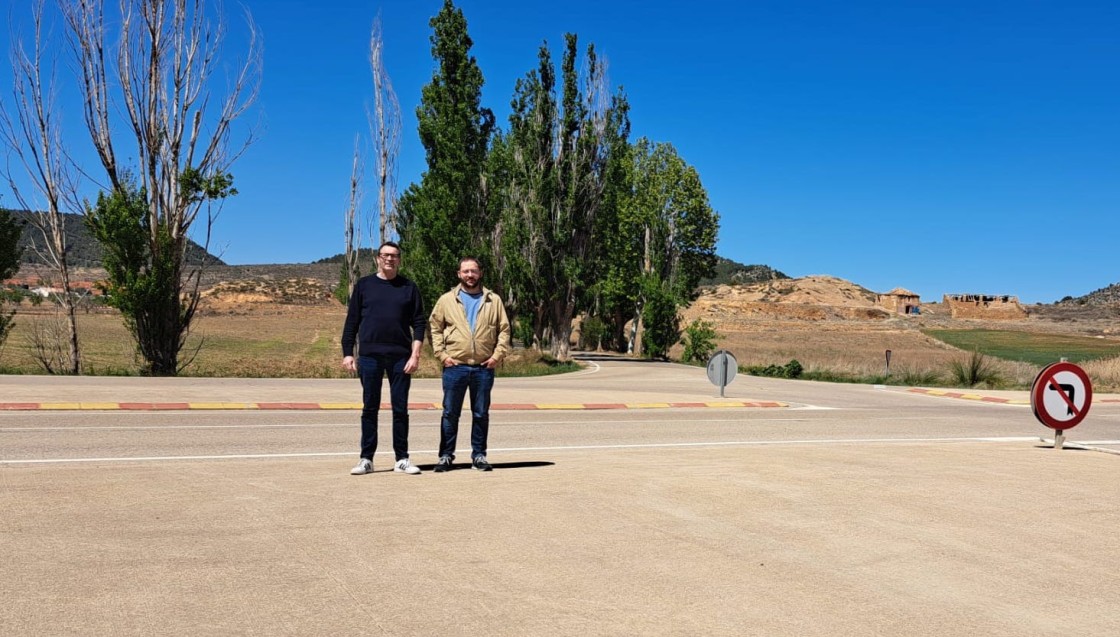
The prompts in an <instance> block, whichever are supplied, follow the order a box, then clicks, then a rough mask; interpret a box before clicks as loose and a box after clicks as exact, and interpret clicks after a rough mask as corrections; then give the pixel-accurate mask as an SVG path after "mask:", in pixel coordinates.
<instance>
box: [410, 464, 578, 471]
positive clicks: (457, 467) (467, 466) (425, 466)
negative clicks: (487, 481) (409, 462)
mask: <svg viewBox="0 0 1120 637" xmlns="http://www.w3.org/2000/svg"><path fill="white" fill-rule="evenodd" d="M554 464H556V463H555V462H491V463H490V466H491V467H493V468H494V470H495V471H497V470H498V469H532V468H535V467H551V466H553V465H554ZM416 466H417V467H420V470H421V471H431V470H432V469H435V468H436V466H435V465H434V464H418V465H416ZM451 469H452V471H460V470H468V469H473V467H471V463H469V462H453V463H451Z"/></svg>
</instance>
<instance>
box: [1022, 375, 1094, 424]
mask: <svg viewBox="0 0 1120 637" xmlns="http://www.w3.org/2000/svg"><path fill="white" fill-rule="evenodd" d="M1092 404H1093V385H1092V383H1091V382H1090V381H1089V375H1088V374H1086V373H1085V371H1084V370H1083V369H1081V368H1080V367H1078V366H1077V365H1074V364H1073V363H1054V364H1052V365H1048V366H1047V367H1045V368H1043V370H1042V371H1041V372H1039V373H1038V376H1037V377H1036V378H1035V379H1034V385H1032V386H1031V409H1032V410H1033V411H1034V415H1035V417H1036V418H1038V420H1039V421H1040V422H1042V424H1044V425H1046V426H1047V427H1050V428H1051V429H1056V430H1058V431H1064V430H1066V429H1072V428H1074V427H1076V426H1077V425H1078V423H1080V422H1081V421H1082V420H1084V419H1085V414H1087V413H1089V406H1090V405H1092Z"/></svg>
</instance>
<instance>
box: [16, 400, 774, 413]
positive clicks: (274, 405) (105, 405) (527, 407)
mask: <svg viewBox="0 0 1120 637" xmlns="http://www.w3.org/2000/svg"><path fill="white" fill-rule="evenodd" d="M381 407H382V408H384V409H388V408H389V403H382V405H381ZM708 407H712V408H735V407H739V408H772V407H789V405H788V404H787V403H781V402H775V401H743V400H732V401H718V402H664V403H496V404H492V405H490V409H491V410H492V411H493V410H501V411H538V410H539V411H544V410H577V409H578V410H597V409H698V408H708ZM361 408H362V404H361V403H307V402H267V403H237V402H197V403H191V402H166V403H156V402H128V403H109V402H86V403H83V402H57V403H30V402H22V403H4V402H0V411H118V410H119V411H237V410H258V411H283V410H288V411H317V410H331V409H333V410H359V409H361ZM408 408H409V409H411V410H416V411H429V410H442V409H443V405H441V404H440V403H409V404H408Z"/></svg>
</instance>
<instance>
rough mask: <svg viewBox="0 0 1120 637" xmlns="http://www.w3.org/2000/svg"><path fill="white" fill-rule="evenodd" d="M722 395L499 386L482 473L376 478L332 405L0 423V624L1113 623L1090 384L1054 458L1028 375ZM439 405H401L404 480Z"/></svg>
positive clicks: (658, 368)
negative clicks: (928, 387) (406, 424)
mask: <svg viewBox="0 0 1120 637" xmlns="http://www.w3.org/2000/svg"><path fill="white" fill-rule="evenodd" d="M33 380H34V381H41V382H31V381H29V380H28V379H27V378H23V377H0V402H11V403H15V402H25V403H39V402H53V403H66V402H102V403H109V402H116V403H123V402H132V401H146V400H151V401H173V402H174V401H181V402H187V403H191V402H207V401H244V402H254V403H268V402H278V401H290V402H335V401H337V402H343V401H353V400H355V397H354V396H353V395H351V394H352V393H353V392H356V391H357V389H356V384H355V383H354V382H353V381H285V382H278V381H255V382H243V381H240V380H222V381H205V380H197V379H195V380H191V379H185V380H184V379H83V378H76V379H56V378H50V379H33ZM335 383H337V385H336V384H335ZM435 383H436V381H424V380H418V381H417V382H416V384H415V385H414V389H413V396H412V398H413V400H414V401H420V402H438V400H439V394H438V386H437V385H436V384H435ZM156 392H158V394H157V393H156ZM727 393H728V396H727V399H728V400H737V401H740V404H741V405H749V404H763V403H771V402H779V403H781V404H784V405H786V406H784V407H777V408H763V407H750V406H739V407H732V408H727V407H692V408H651V407H646V406H644V405H649V404H655V403H661V402H671V403H686V402H692V403H708V402H712V403H718V402H719V399H718V391H717V390H715V388H713V387H712V386H711V385H710V384H707V380H706V378H705V377H704V372H703V370H700V369H696V368H688V367H683V366H677V365H668V364H650V363H633V362H631V363H627V362H619V361H601V362H600V368H599V369H598V371H591V372H588V373H585V374H582V375H578V376H570V377H564V378H551V379H499V381H498V385H497V387H496V389H495V397H494V400H495V402H499V403H507V404H511V405H512V404H525V405H526V407H532V409H528V408H527V409H523V410H513V409H508V410H500V411H495V412H494V414H493V423H492V425H491V436H490V460H491V461H492V462H493V463H494V465H495V470H494V471H493V472H491V473H480V472H476V471H473V470H471V469H468V468H466V464H465V463H466V460H467V458H468V456H469V451H468V450H467V449H465V448H464V446H463V444H461V445H460V458H459V461H460V463H462V466H463V468H462V469H461V470H457V471H453V472H450V473H447V474H435V473H432V472H430V471H427V470H426V471H425V472H424V473H423V474H421V475H419V476H406V475H403V474H397V473H393V472H392V471H391V462H392V458H391V452H390V453H389V454H386V453H385V452H386V451H389V450H388V444H387V441H388V440H389V439H390V438H389V431H388V427H387V426H383V428H382V441H383V444H382V448H381V450H380V451H379V453H378V455H377V456H376V458H375V461H374V462H375V468H376V469H377V471H375V473H373V474H372V475H367V476H359V477H355V476H350V475H349V473H348V470H349V468H350V466H351V465H352V464H353V463H354V461H355V459H356V451H355V450H356V443H357V435H358V431H357V413H356V412H354V411H348V410H323V409H319V410H308V411H269V410H240V411H235V410H204V411H121V410H81V409H64V410H28V411H0V564H2V565H3V571H2V572H3V577H2V578H0V599H3V600H4V603H3V604H2V605H0V634H4V635H9V634H10V635H153V634H158V635H335V634H348V635H382V634H384V635H431V634H448V635H477V634H490V635H619V634H638V635H686V634H688V635H692V634H717V635H892V636H893V635H970V636H971V635H1008V636H1011V635H1014V636H1021V635H1055V636H1057V635H1062V636H1065V635H1079V636H1080V635H1102V636H1103V635H1117V634H1120V601H1118V600H1120V585H1118V584H1117V581H1118V577H1117V576H1118V573H1120V549H1118V548H1117V547H1116V541H1115V535H1116V529H1117V528H1120V510H1118V507H1117V504H1116V503H1117V502H1118V501H1120V456H1118V455H1116V454H1115V453H1112V452H1114V451H1115V450H1116V449H1117V447H1118V446H1120V445H1117V441H1118V440H1120V402H1118V401H1117V397H1116V396H1101V395H1098V396H1097V397H1096V402H1095V403H1094V406H1093V407H1092V411H1091V413H1090V414H1089V415H1088V417H1087V418H1086V420H1085V422H1084V423H1082V424H1081V425H1079V426H1078V427H1077V428H1076V429H1073V430H1071V431H1069V432H1068V435H1069V439H1070V440H1071V441H1074V442H1090V443H1092V444H1089V445H1086V449H1069V448H1067V449H1064V450H1060V451H1059V450H1055V449H1052V448H1049V447H1048V446H1047V445H1046V444H1044V443H1041V442H1039V437H1040V436H1047V437H1049V435H1050V432H1049V430H1047V429H1044V428H1043V427H1042V426H1041V425H1039V424H1038V422H1037V421H1036V420H1035V419H1034V417H1033V416H1032V415H1031V412H1030V408H1029V407H1027V406H1025V405H1024V404H1022V402H1023V399H1024V398H1025V397H1026V392H1006V393H1001V392H982V394H983V396H979V395H976V396H970V397H968V398H963V399H953V398H946V397H939V396H934V395H930V394H928V393H919V392H913V391H907V390H906V389H905V388H893V389H875V388H871V387H867V386H856V385H833V384H827V383H811V382H797V381H778V380H770V379H758V378H743V377H739V378H738V379H736V381H735V382H734V383H733V384H732V385H731V386H730V387H728V391H727ZM280 396H283V397H284V398H280ZM981 398H990V399H996V400H993V401H985V400H981ZM87 399H89V400H87ZM592 404H612V405H623V407H621V408H613V409H587V408H586V406H587V405H592ZM558 405H569V406H577V405H579V406H583V408H578V409H576V408H572V409H554V408H551V407H555V406H558ZM542 406H544V408H541V407H542ZM466 416H467V417H466V418H465V419H464V420H469V414H467V415H466ZM383 420H385V421H387V420H388V418H384V419H383ZM438 422H439V412H438V411H434V410H417V411H414V412H413V415H412V432H411V438H410V440H411V450H412V458H413V461H414V462H415V463H418V464H420V465H421V466H422V467H424V468H425V469H430V466H431V464H432V463H433V462H434V461H435V447H436V442H437V438H438ZM468 428H469V427H468V426H467V424H466V422H464V427H463V429H462V430H461V433H460V441H461V442H462V441H465V440H466V439H467V437H468V436H467V435H466V434H467V430H468Z"/></svg>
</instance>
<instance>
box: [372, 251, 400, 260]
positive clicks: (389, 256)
mask: <svg viewBox="0 0 1120 637" xmlns="http://www.w3.org/2000/svg"><path fill="white" fill-rule="evenodd" d="M377 256H379V257H381V258H382V259H385V260H386V261H392V260H395V259H400V258H401V255H399V254H385V253H381V254H378V255H377Z"/></svg>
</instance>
